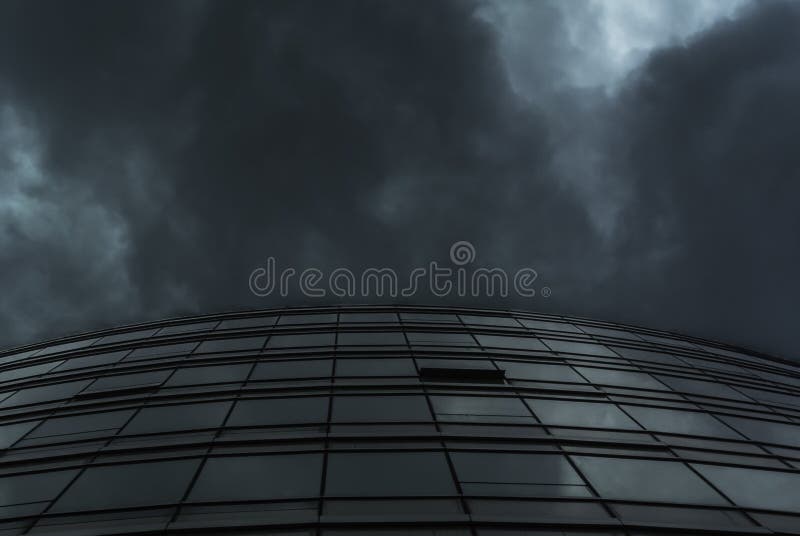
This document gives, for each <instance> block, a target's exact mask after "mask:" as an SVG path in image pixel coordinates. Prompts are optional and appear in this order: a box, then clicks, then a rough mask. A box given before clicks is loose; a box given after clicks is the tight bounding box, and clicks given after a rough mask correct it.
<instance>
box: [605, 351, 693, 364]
mask: <svg viewBox="0 0 800 536" xmlns="http://www.w3.org/2000/svg"><path fill="white" fill-rule="evenodd" d="M613 348H614V350H615V351H616V352H617V353H619V355H621V356H622V357H625V358H628V359H634V360H637V361H647V362H649V363H658V364H660V365H671V366H673V367H683V368H686V363H684V362H683V361H681V360H680V359H678V358H677V357H675V356H673V355H670V354H665V353H661V352H651V351H649V350H639V349H638V348H623V347H621V346H614V347H613Z"/></svg>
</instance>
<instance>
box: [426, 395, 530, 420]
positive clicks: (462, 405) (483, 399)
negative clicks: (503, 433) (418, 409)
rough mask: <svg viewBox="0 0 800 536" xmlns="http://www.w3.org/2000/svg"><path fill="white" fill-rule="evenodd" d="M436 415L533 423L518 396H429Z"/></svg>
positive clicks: (450, 417)
mask: <svg viewBox="0 0 800 536" xmlns="http://www.w3.org/2000/svg"><path fill="white" fill-rule="evenodd" d="M430 398H431V403H432V404H433V410H434V411H435V412H436V416H437V417H438V418H441V419H445V420H446V419H452V418H456V417H484V419H482V420H490V421H491V420H509V421H514V422H516V421H518V420H519V421H523V422H530V423H533V422H534V421H533V417H532V416H531V413H530V411H529V410H528V408H526V407H525V404H523V403H522V400H520V399H518V398H500V397H489V396H431V397H430Z"/></svg>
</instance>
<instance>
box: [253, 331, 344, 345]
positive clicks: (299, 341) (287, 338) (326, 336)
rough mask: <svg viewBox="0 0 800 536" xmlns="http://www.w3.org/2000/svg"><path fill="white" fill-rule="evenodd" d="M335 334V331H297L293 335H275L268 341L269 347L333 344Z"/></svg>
mask: <svg viewBox="0 0 800 536" xmlns="http://www.w3.org/2000/svg"><path fill="white" fill-rule="evenodd" d="M335 335H336V334H335V333H297V334H293V335H273V336H272V337H270V338H269V340H268V341H267V348H303V347H310V346H333V342H334V339H335Z"/></svg>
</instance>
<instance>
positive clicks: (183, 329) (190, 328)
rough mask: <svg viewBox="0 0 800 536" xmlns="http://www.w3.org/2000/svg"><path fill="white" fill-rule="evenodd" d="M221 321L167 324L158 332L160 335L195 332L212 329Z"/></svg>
mask: <svg viewBox="0 0 800 536" xmlns="http://www.w3.org/2000/svg"><path fill="white" fill-rule="evenodd" d="M218 323H219V321H217V320H212V321H211V322H195V323H194V324H176V325H174V326H167V327H165V328H161V331H159V332H158V335H159V337H160V336H162V335H177V334H179V333H195V332H198V331H211V330H213V329H214V326H216V325H217V324H218Z"/></svg>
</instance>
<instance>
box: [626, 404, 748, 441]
mask: <svg viewBox="0 0 800 536" xmlns="http://www.w3.org/2000/svg"><path fill="white" fill-rule="evenodd" d="M622 407H623V408H624V409H625V411H627V412H628V413H630V414H631V415H632V416H633V418H634V419H636V420H637V421H639V422H640V423H641V424H642V426H644V427H645V428H647V429H648V430H656V431H659V432H670V433H673V434H689V435H703V436H704V435H712V436H716V437H730V438H734V439H742V437H741V436H740V435H739V434H737V433H736V432H734V431H733V430H731V429H730V428H728V427H727V426H725V425H724V424H722V423H721V422H719V421H718V420H717V419H715V418H714V417H712V416H711V415H709V414H707V413H698V412H696V411H681V410H676V409H662V408H650V407H643V406H622Z"/></svg>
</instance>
